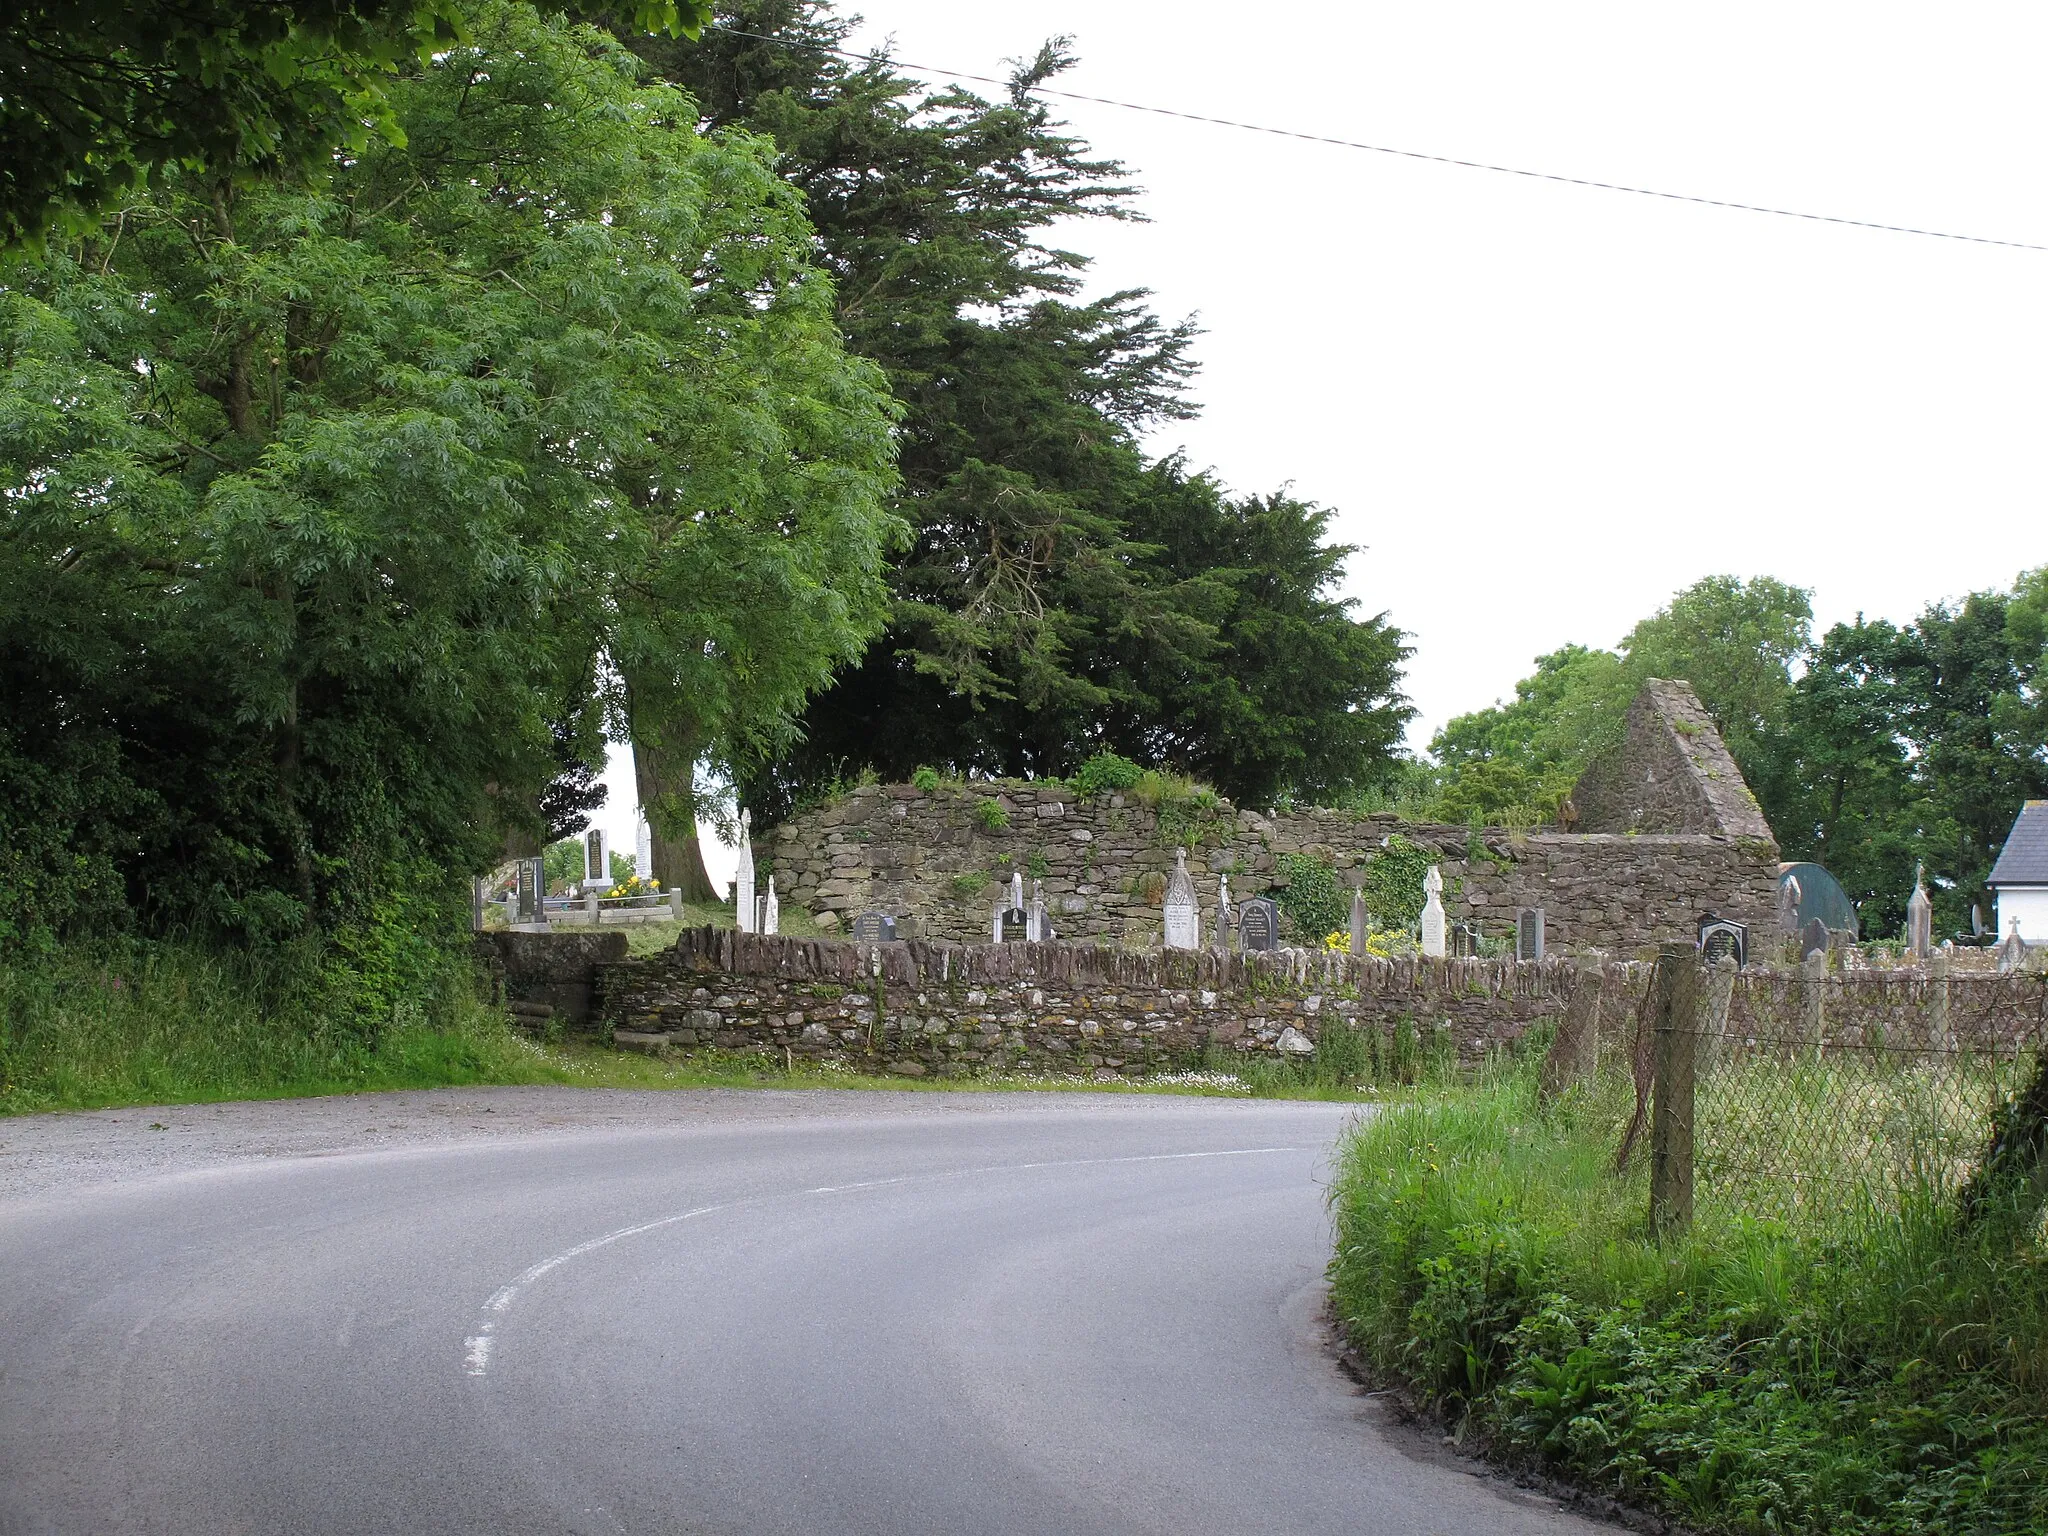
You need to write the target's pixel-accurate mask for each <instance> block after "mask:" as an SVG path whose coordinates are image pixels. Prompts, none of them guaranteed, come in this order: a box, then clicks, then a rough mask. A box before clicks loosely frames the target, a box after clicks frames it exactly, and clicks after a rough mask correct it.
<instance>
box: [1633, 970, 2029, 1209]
mask: <svg viewBox="0 0 2048 1536" xmlns="http://www.w3.org/2000/svg"><path fill="white" fill-rule="evenodd" d="M1631 1001H1633V1002H1634V1004H1635V1019H1634V1029H1633V1031H1632V1037H1633V1049H1632V1051H1631V1057H1632V1060H1631V1063H1630V1064H1631V1067H1632V1069H1633V1075H1634V1078H1635V1087H1636V1096H1635V1113H1634V1115H1633V1117H1632V1119H1631V1120H1630V1123H1629V1124H1628V1126H1627V1129H1626V1130H1625V1131H1624V1133H1623V1137H1622V1145H1621V1151H1620V1161H1621V1162H1623V1163H1626V1162H1627V1161H1628V1160H1629V1158H1630V1157H1631V1156H1633V1155H1636V1153H1637V1152H1638V1150H1639V1149H1640V1148H1641V1147H1642V1145H1643V1144H1644V1141H1645V1137H1646V1133H1647V1143H1648V1150H1649V1157H1650V1163H1651V1186H1652V1218H1653V1221H1654V1222H1656V1223H1657V1224H1659V1225H1665V1224H1681V1225H1682V1224H1683V1223H1684V1222H1686V1221H1689V1220H1690V1219H1691V1212H1692V1205H1693V1201H1694V1197H1695V1194H1696V1193H1697V1195H1698V1196H1699V1197H1700V1198H1707V1199H1713V1200H1715V1201H1717V1202H1721V1203H1724V1204H1728V1205H1733V1206H1735V1207H1737V1208H1739V1209H1741V1210H1744V1211H1747V1212H1750V1213H1753V1214H1756V1215H1759V1216H1770V1217H1777V1218H1782V1219H1797V1218H1799V1217H1800V1216H1801V1215H1805V1214H1815V1215H1821V1214H1826V1215H1833V1214H1838V1213H1839V1212H1841V1211H1842V1210H1843V1209H1844V1208H1845V1206H1859V1205H1860V1206H1865V1207H1868V1208H1871V1209H1873V1210H1896V1209H1897V1208H1898V1206H1899V1203H1900V1202H1901V1201H1902V1200H1903V1199H1905V1198H1907V1197H1908V1196H1909V1194H1912V1193H1916V1192H1924V1193H1928V1194H1932V1195H1934V1196H1936V1197H1940V1198H1947V1197H1950V1196H1953V1195H1954V1194H1956V1193H1957V1192H1958V1191H1960V1190H1961V1189H1962V1188H1963V1187H1964V1186H1965V1185H1966V1184H1967V1183H1968V1181H1969V1180H1970V1178H1971V1176H1972V1175H1973V1174H1974V1173H1975V1172H1976V1170H1977V1168H1978V1167H1979V1165H1980V1164H1981V1163H1982V1161H1983V1159H1984V1156H1985V1153H1986V1149H1987V1147H1988V1145H1989V1143H1990V1139H1991V1136H1992V1133H1993V1129H1994V1116H1995V1115H1996V1114H1997V1113H1998V1112H1999V1111H2000V1109H2001V1107H2002V1106H2005V1105H2007V1104H2010V1103H2012V1102H2014V1101H2015V1100H2016V1099H2017V1098H2018V1096H2019V1095H2020V1094H2021V1092H2022V1091H2023V1090H2024V1089H2025V1088H2026V1087H2027V1086H2028V1084H2029V1083H2030V1082H2031V1081H2032V1079H2033V1076H2034V1073H2035V1070H2036V1066H2037V1063H2038V1061H2039V1058H2040V1054H2041V1051H2042V1049H2043V1046H2044V1044H2048V976H2044V975H2041V974H2038V973H2036V974H2025V973H2016V974H2010V975H2003V976H1989V975H1969V976H1958V975H1952V974H1949V973H1948V970H1947V967H1946V966H1945V965H1944V964H1943V963H1942V960H1941V959H1940V958H1939V957H1938V958H1937V959H1936V960H1935V962H1934V963H1933V964H1932V965H1931V966H1929V967H1927V968H1926V969H1924V970H1917V971H1890V972H1850V973H1846V974H1845V973H1842V972H1831V971H1829V970H1828V969H1827V968H1826V967H1825V964H1824V962H1823V961H1818V960H1817V961H1816V962H1810V963H1809V964H1808V965H1807V966H1806V967H1804V968H1801V969H1799V970H1793V971H1782V970H1765V969H1759V968H1749V969H1743V970H1738V969H1737V968H1736V966H1735V964H1734V962H1733V961H1732V960H1731V961H1722V962H1721V963H1719V964H1718V965H1705V964H1703V963H1702V962H1701V961H1700V959H1699V957H1698V956H1697V955H1696V954H1695V953H1694V952H1692V951H1691V950H1689V949H1677V948H1674V949H1671V950H1667V951H1666V953H1665V954H1664V955H1663V956H1661V957H1660V958H1659V960H1658V962H1657V965H1656V968H1655V970H1654V972H1653V973H1652V975H1651V976H1650V977H1649V978H1648V983H1647V985H1646V986H1645V987H1644V988H1643V990H1642V992H1641V994H1640V997H1639V998H1638V999H1631Z"/></svg>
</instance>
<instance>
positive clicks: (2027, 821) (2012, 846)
mask: <svg viewBox="0 0 2048 1536" xmlns="http://www.w3.org/2000/svg"><path fill="white" fill-rule="evenodd" d="M1986 883H1987V884H1989V885H2048V800H2029V801H2028V802H2027V803H2026V804H2025V805H2024V806H2023V807H2021V809H2020V817H2019V820H2018V821H2015V822H2014V823H2013V824H2012V835H2011V836H2010V837H2008V838H2007V839H2006V840H2005V848H2004V851H2003V852H2001V853H2000V854H1999V855H1998V862H1997V863H1996V864H1994V865H1992V866H1991V878H1990V880H1988V881H1987V882H1986Z"/></svg>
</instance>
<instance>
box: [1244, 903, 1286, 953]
mask: <svg viewBox="0 0 2048 1536" xmlns="http://www.w3.org/2000/svg"><path fill="white" fill-rule="evenodd" d="M1237 936H1238V940H1239V942H1241V943H1242V944H1243V945H1244V947H1245V948H1246V949H1278V948H1279V947H1280V908H1279V907H1278V906H1276V905H1275V904H1274V903H1273V902H1271V901H1268V900H1267V899H1266V898H1265V897H1263V896H1254V897H1253V898H1252V899H1251V900H1250V901H1248V902H1246V903H1245V904H1244V906H1243V907H1241V908H1240V909H1239V911H1238V915H1237Z"/></svg>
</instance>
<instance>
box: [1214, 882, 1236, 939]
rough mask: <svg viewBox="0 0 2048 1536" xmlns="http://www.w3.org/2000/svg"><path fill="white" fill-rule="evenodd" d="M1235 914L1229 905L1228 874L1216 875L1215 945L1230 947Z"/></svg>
mask: <svg viewBox="0 0 2048 1536" xmlns="http://www.w3.org/2000/svg"><path fill="white" fill-rule="evenodd" d="M1236 918H1237V914H1236V913H1235V912H1234V911H1233V910H1232V909H1231V906H1230V876H1228V875H1218V876H1217V877H1216V947H1217V948H1218V949H1228V948H1230V929H1231V926H1232V924H1233V923H1234V922H1235V921H1236Z"/></svg>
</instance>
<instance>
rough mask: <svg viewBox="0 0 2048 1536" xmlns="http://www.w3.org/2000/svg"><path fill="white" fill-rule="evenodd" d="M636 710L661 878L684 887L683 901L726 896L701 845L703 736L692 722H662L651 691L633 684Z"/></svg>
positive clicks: (646, 804) (642, 781)
mask: <svg viewBox="0 0 2048 1536" xmlns="http://www.w3.org/2000/svg"><path fill="white" fill-rule="evenodd" d="M628 695H629V707H630V709H631V711H632V716H633V722H632V733H633V780H634V783H635V784H636V785H637V787H638V788H639V791H640V811H641V814H642V815H644V816H645V817H646V818H647V833H648V843H649V845H650V847H651V849H652V851H653V854H654V879H655V883H656V884H658V885H659V886H661V888H662V889H663V890H679V891H681V892H682V893H683V900H685V901H688V902H695V903H696V904H698V905H699V906H706V905H709V904H711V903H714V902H717V901H720V900H722V899H723V896H722V894H721V893H720V892H719V891H716V890H714V889H713V888H712V885H711V876H710V875H709V874H708V873H707V872H706V871H705V868H704V853H703V850H702V849H701V848H699V847H698V845H697V758H698V756H699V755H700V753H701V752H702V750H703V741H702V738H701V737H699V736H698V734H697V733H696V732H695V731H694V730H691V729H689V728H687V727H679V726H674V725H656V724H655V723H654V722H653V721H652V720H650V719H648V718H647V716H648V715H649V714H650V713H651V711H649V710H647V708H646V707H645V705H644V704H643V702H642V700H643V699H644V698H645V695H644V694H642V693H641V692H640V691H639V690H637V689H633V688H631V687H630V685H629V688H628Z"/></svg>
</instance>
